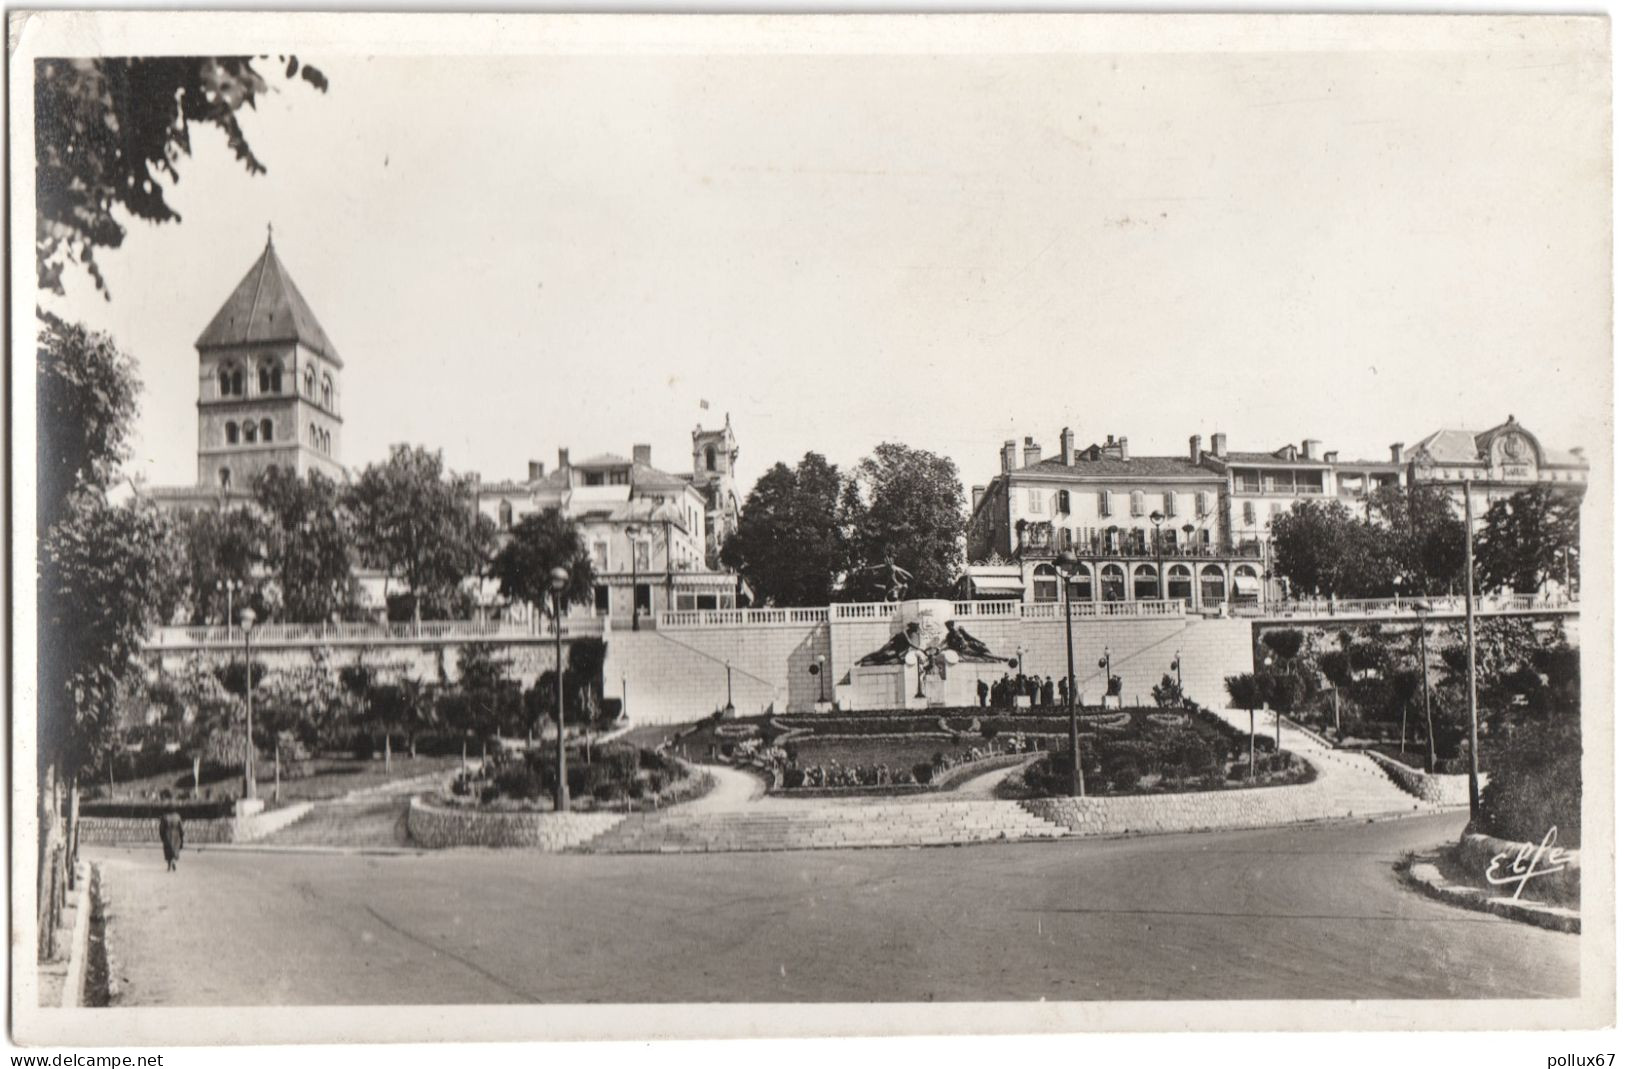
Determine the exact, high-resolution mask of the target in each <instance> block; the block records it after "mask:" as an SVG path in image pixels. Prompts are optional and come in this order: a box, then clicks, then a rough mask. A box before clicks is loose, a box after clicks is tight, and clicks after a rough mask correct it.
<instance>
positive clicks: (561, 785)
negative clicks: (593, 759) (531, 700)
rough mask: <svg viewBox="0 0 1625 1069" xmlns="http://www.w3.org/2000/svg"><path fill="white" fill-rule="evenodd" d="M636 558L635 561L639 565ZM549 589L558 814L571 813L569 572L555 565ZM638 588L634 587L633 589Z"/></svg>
mask: <svg viewBox="0 0 1625 1069" xmlns="http://www.w3.org/2000/svg"><path fill="white" fill-rule="evenodd" d="M636 560H637V558H636V557H634V558H633V561H634V563H635V562H636ZM547 578H548V586H549V587H550V588H551V590H552V594H553V690H554V692H555V693H556V694H557V696H558V703H557V709H558V716H559V782H558V786H556V787H555V788H554V789H553V811H554V812H555V813H568V812H569V811H570V782H569V780H568V779H567V778H566V771H565V765H564V611H563V608H564V605H563V602H564V585H565V584H566V583H568V582H569V581H570V573H569V572H567V571H565V570H564V569H563V568H560V567H557V566H555V567H554V568H553V570H552V571H550V572H548V573H547ZM635 589H636V588H635V587H634V590H635ZM632 597H633V601H632V606H633V609H632V622H633V624H634V625H635V624H636V623H637V595H636V593H634V594H633V595H632Z"/></svg>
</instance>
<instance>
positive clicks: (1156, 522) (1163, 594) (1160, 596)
mask: <svg viewBox="0 0 1625 1069" xmlns="http://www.w3.org/2000/svg"><path fill="white" fill-rule="evenodd" d="M1165 519H1167V517H1166V516H1164V515H1163V514H1162V512H1161V510H1160V509H1159V510H1157V511H1154V512H1152V513H1151V526H1152V528H1153V529H1154V530H1155V531H1156V534H1155V536H1154V537H1155V539H1156V543H1157V544H1156V546H1155V549H1156V553H1157V600H1158V601H1163V600H1166V599H1167V597H1168V592H1167V591H1166V590H1164V589H1163V586H1162V521H1163V520H1165Z"/></svg>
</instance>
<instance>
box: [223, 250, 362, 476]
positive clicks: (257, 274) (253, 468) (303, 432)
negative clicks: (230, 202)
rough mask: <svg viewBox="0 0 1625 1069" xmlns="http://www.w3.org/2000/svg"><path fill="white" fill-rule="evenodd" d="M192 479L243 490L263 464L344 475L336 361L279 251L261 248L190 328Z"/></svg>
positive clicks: (338, 363)
mask: <svg viewBox="0 0 1625 1069" xmlns="http://www.w3.org/2000/svg"><path fill="white" fill-rule="evenodd" d="M197 352H198V401H197V434H198V441H197V485H198V487H199V488H200V489H201V488H204V487H208V488H210V489H211V490H214V491H216V492H225V493H227V494H234V493H247V492H249V491H250V490H251V489H252V488H253V485H254V480H255V479H256V478H258V477H259V475H260V473H261V472H263V471H265V469H267V468H269V467H272V466H276V467H283V468H289V469H291V470H293V471H294V472H295V473H296V474H298V475H300V476H301V477H302V476H303V475H304V474H305V473H306V472H308V471H319V472H321V473H322V474H324V475H326V476H327V477H328V478H330V479H333V480H335V481H342V480H343V479H344V478H345V475H344V466H343V464H342V463H340V461H339V457H340V456H341V455H342V454H341V448H340V447H341V437H340V436H341V433H342V431H343V426H344V419H343V417H342V416H341V415H340V414H339V398H340V396H341V395H340V391H339V380H340V374H341V373H342V372H343V370H344V361H343V360H341V359H339V354H338V351H337V350H336V349H335V348H334V347H333V343H332V342H331V341H329V340H328V337H327V334H326V332H325V331H323V330H322V326H321V324H320V323H318V322H317V321H316V316H315V313H313V312H312V311H311V310H310V305H308V304H306V303H305V298H304V297H303V296H302V295H301V294H300V292H299V288H298V287H297V286H295V285H294V284H293V279H292V278H291V277H289V275H288V271H287V268H285V267H283V266H282V261H281V260H280V259H278V258H277V254H276V247H275V246H274V245H273V244H272V242H271V234H270V228H269V227H267V228H266V237H265V251H264V252H262V253H260V257H259V259H258V260H256V261H255V262H254V266H253V267H251V268H249V269H248V274H246V275H244V276H243V280H242V281H241V282H239V283H238V284H237V288H236V289H234V290H233V291H232V293H231V296H230V297H228V298H226V303H225V304H224V305H222V306H221V308H220V311H218V312H216V313H215V316H214V319H213V320H212V321H211V322H210V323H209V326H208V328H207V329H205V330H204V331H203V333H202V334H201V335H200V336H199V337H198V340H197Z"/></svg>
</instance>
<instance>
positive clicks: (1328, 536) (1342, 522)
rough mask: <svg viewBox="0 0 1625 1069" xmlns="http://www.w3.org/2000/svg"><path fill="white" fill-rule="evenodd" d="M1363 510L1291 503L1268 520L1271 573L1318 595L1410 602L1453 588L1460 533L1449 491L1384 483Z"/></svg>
mask: <svg viewBox="0 0 1625 1069" xmlns="http://www.w3.org/2000/svg"><path fill="white" fill-rule="evenodd" d="M1365 505H1366V508H1365V515H1364V516H1363V517H1360V516H1355V515H1354V514H1353V513H1352V512H1350V511H1349V509H1348V508H1347V507H1346V506H1345V505H1344V504H1343V503H1342V502H1340V501H1297V502H1294V503H1293V505H1292V508H1291V509H1289V510H1288V511H1286V512H1284V513H1282V514H1281V515H1279V516H1277V517H1275V518H1274V519H1273V520H1271V521H1270V537H1271V544H1272V546H1273V547H1274V557H1275V571H1276V574H1278V575H1280V576H1281V577H1283V578H1285V579H1286V580H1288V581H1289V582H1290V583H1291V584H1292V587H1293V589H1294V590H1295V591H1296V592H1298V593H1302V594H1313V595H1318V596H1321V597H1340V598H1380V597H1389V596H1391V595H1393V594H1395V593H1398V594H1399V595H1401V596H1406V597H1410V596H1416V595H1419V594H1437V593H1443V592H1445V591H1447V590H1449V589H1450V588H1451V586H1452V584H1456V585H1458V586H1459V584H1460V581H1461V576H1462V567H1463V562H1464V560H1465V555H1466V536H1465V534H1464V533H1463V526H1462V521H1461V520H1460V519H1459V518H1457V516H1456V514H1455V510H1454V507H1453V506H1452V505H1451V502H1450V497H1449V494H1448V492H1446V491H1444V490H1442V489H1441V488H1438V487H1431V486H1416V487H1410V488H1401V487H1394V486H1385V487H1379V488H1378V489H1377V490H1375V491H1373V492H1372V493H1371V494H1370V495H1369V496H1368V497H1367V499H1366V502H1365ZM1396 580H1397V583H1396Z"/></svg>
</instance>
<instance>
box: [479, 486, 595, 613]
mask: <svg viewBox="0 0 1625 1069" xmlns="http://www.w3.org/2000/svg"><path fill="white" fill-rule="evenodd" d="M554 568H563V569H564V570H565V571H566V572H568V573H569V578H568V580H567V581H566V582H565V585H564V591H563V593H562V594H561V597H562V599H563V602H564V607H565V609H566V610H568V608H569V607H570V606H571V605H580V604H585V603H586V602H589V601H591V600H592V588H593V571H592V560H591V558H590V557H588V556H587V547H586V546H585V545H584V544H583V543H582V541H581V532H580V530H579V529H578V528H577V527H576V525H575V524H574V523H573V522H571V521H570V520H569V519H566V518H565V516H564V515H563V514H562V513H561V512H559V510H558V509H545V510H543V511H541V512H533V513H531V514H530V515H528V516H525V517H524V518H523V519H521V520H520V521H519V522H518V523H516V524H514V525H513V529H512V530H511V531H510V532H509V535H508V541H507V542H506V544H504V545H503V547H502V549H501V550H499V551H498V552H497V555H496V559H495V560H494V561H493V562H492V564H491V574H492V577H493V578H495V579H496V580H497V582H498V584H499V586H500V590H501V593H502V596H503V597H505V598H507V599H508V600H510V601H518V602H522V603H524V604H526V605H529V606H530V607H531V608H533V609H536V610H537V611H539V612H542V613H545V614H547V615H552V612H553V586H552V571H553V569H554Z"/></svg>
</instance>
